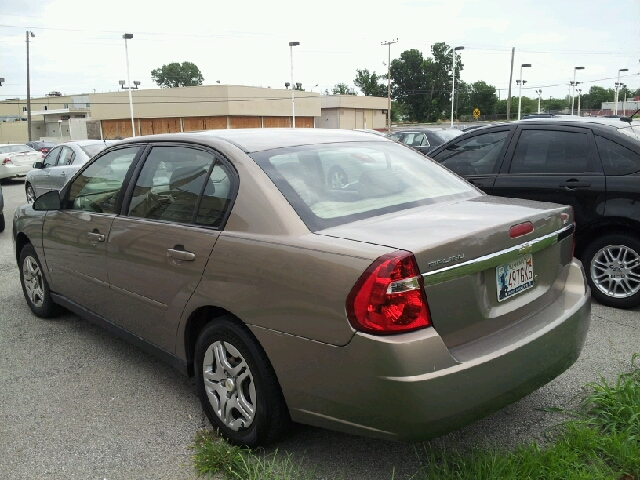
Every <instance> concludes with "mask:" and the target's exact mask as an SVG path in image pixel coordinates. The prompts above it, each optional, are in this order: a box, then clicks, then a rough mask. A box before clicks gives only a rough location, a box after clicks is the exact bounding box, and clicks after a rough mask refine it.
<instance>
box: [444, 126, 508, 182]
mask: <svg viewBox="0 0 640 480" xmlns="http://www.w3.org/2000/svg"><path fill="white" fill-rule="evenodd" d="M508 135H509V131H508V130H505V131H502V132H490V133H483V134H482V135H476V136H474V137H471V138H467V139H465V140H462V141H460V142H457V143H454V144H452V145H449V146H448V147H447V148H445V149H444V150H442V151H441V152H439V153H438V154H437V155H435V157H434V158H435V159H436V160H437V161H438V162H440V163H442V165H444V166H445V167H447V168H449V169H450V170H453V171H454V172H456V173H457V174H458V175H486V174H488V173H493V172H494V169H495V168H496V163H497V161H498V160H499V158H500V152H502V147H503V146H504V142H505V141H506V139H507V136H508Z"/></svg>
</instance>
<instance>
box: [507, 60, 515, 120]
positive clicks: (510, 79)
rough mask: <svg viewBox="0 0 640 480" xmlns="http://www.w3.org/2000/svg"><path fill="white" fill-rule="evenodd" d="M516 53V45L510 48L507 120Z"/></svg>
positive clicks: (509, 115) (509, 118) (509, 116)
mask: <svg viewBox="0 0 640 480" xmlns="http://www.w3.org/2000/svg"><path fill="white" fill-rule="evenodd" d="M515 54H516V47H513V48H511V73H510V74H509V90H508V92H507V122H508V121H509V120H511V82H512V81H513V57H514V56H515Z"/></svg>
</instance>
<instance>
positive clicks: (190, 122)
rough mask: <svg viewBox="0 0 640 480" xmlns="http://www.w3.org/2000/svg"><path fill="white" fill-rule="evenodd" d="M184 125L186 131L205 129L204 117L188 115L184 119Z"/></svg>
mask: <svg viewBox="0 0 640 480" xmlns="http://www.w3.org/2000/svg"><path fill="white" fill-rule="evenodd" d="M182 125H183V127H184V131H185V132H193V131H194V130H204V119H203V118H202V117H191V118H189V117H186V118H183V119H182Z"/></svg>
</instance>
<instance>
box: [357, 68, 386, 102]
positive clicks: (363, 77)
mask: <svg viewBox="0 0 640 480" xmlns="http://www.w3.org/2000/svg"><path fill="white" fill-rule="evenodd" d="M385 78H386V75H384V76H382V75H378V74H377V73H376V72H372V73H369V70H367V69H366V68H365V69H364V70H359V69H357V70H356V78H355V79H354V80H353V84H354V85H355V86H356V87H358V88H359V89H360V90H361V91H362V93H364V94H365V95H366V96H374V97H386V96H387V86H386V85H384V84H383V83H381V82H380V81H381V80H384V79H385Z"/></svg>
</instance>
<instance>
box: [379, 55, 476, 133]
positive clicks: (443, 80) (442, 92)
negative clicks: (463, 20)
mask: <svg viewBox="0 0 640 480" xmlns="http://www.w3.org/2000/svg"><path fill="white" fill-rule="evenodd" d="M431 54H432V57H429V58H426V59H425V58H424V57H423V55H422V53H421V52H420V51H419V50H416V49H412V50H405V51H404V52H402V54H400V58H397V59H395V60H393V61H392V62H391V78H392V80H393V96H394V98H396V99H397V100H398V102H400V103H403V104H404V105H405V106H406V107H407V115H408V117H409V119H410V120H416V121H435V120H437V119H439V118H442V117H445V116H447V111H448V110H449V108H450V106H451V80H452V75H451V70H452V69H451V67H452V60H453V59H452V56H451V47H449V46H448V45H447V44H446V43H443V42H439V43H435V44H434V45H432V46H431ZM463 67H464V66H463V65H462V63H461V62H460V57H457V58H456V82H458V81H459V78H460V71H461V70H462V69H463Z"/></svg>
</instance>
